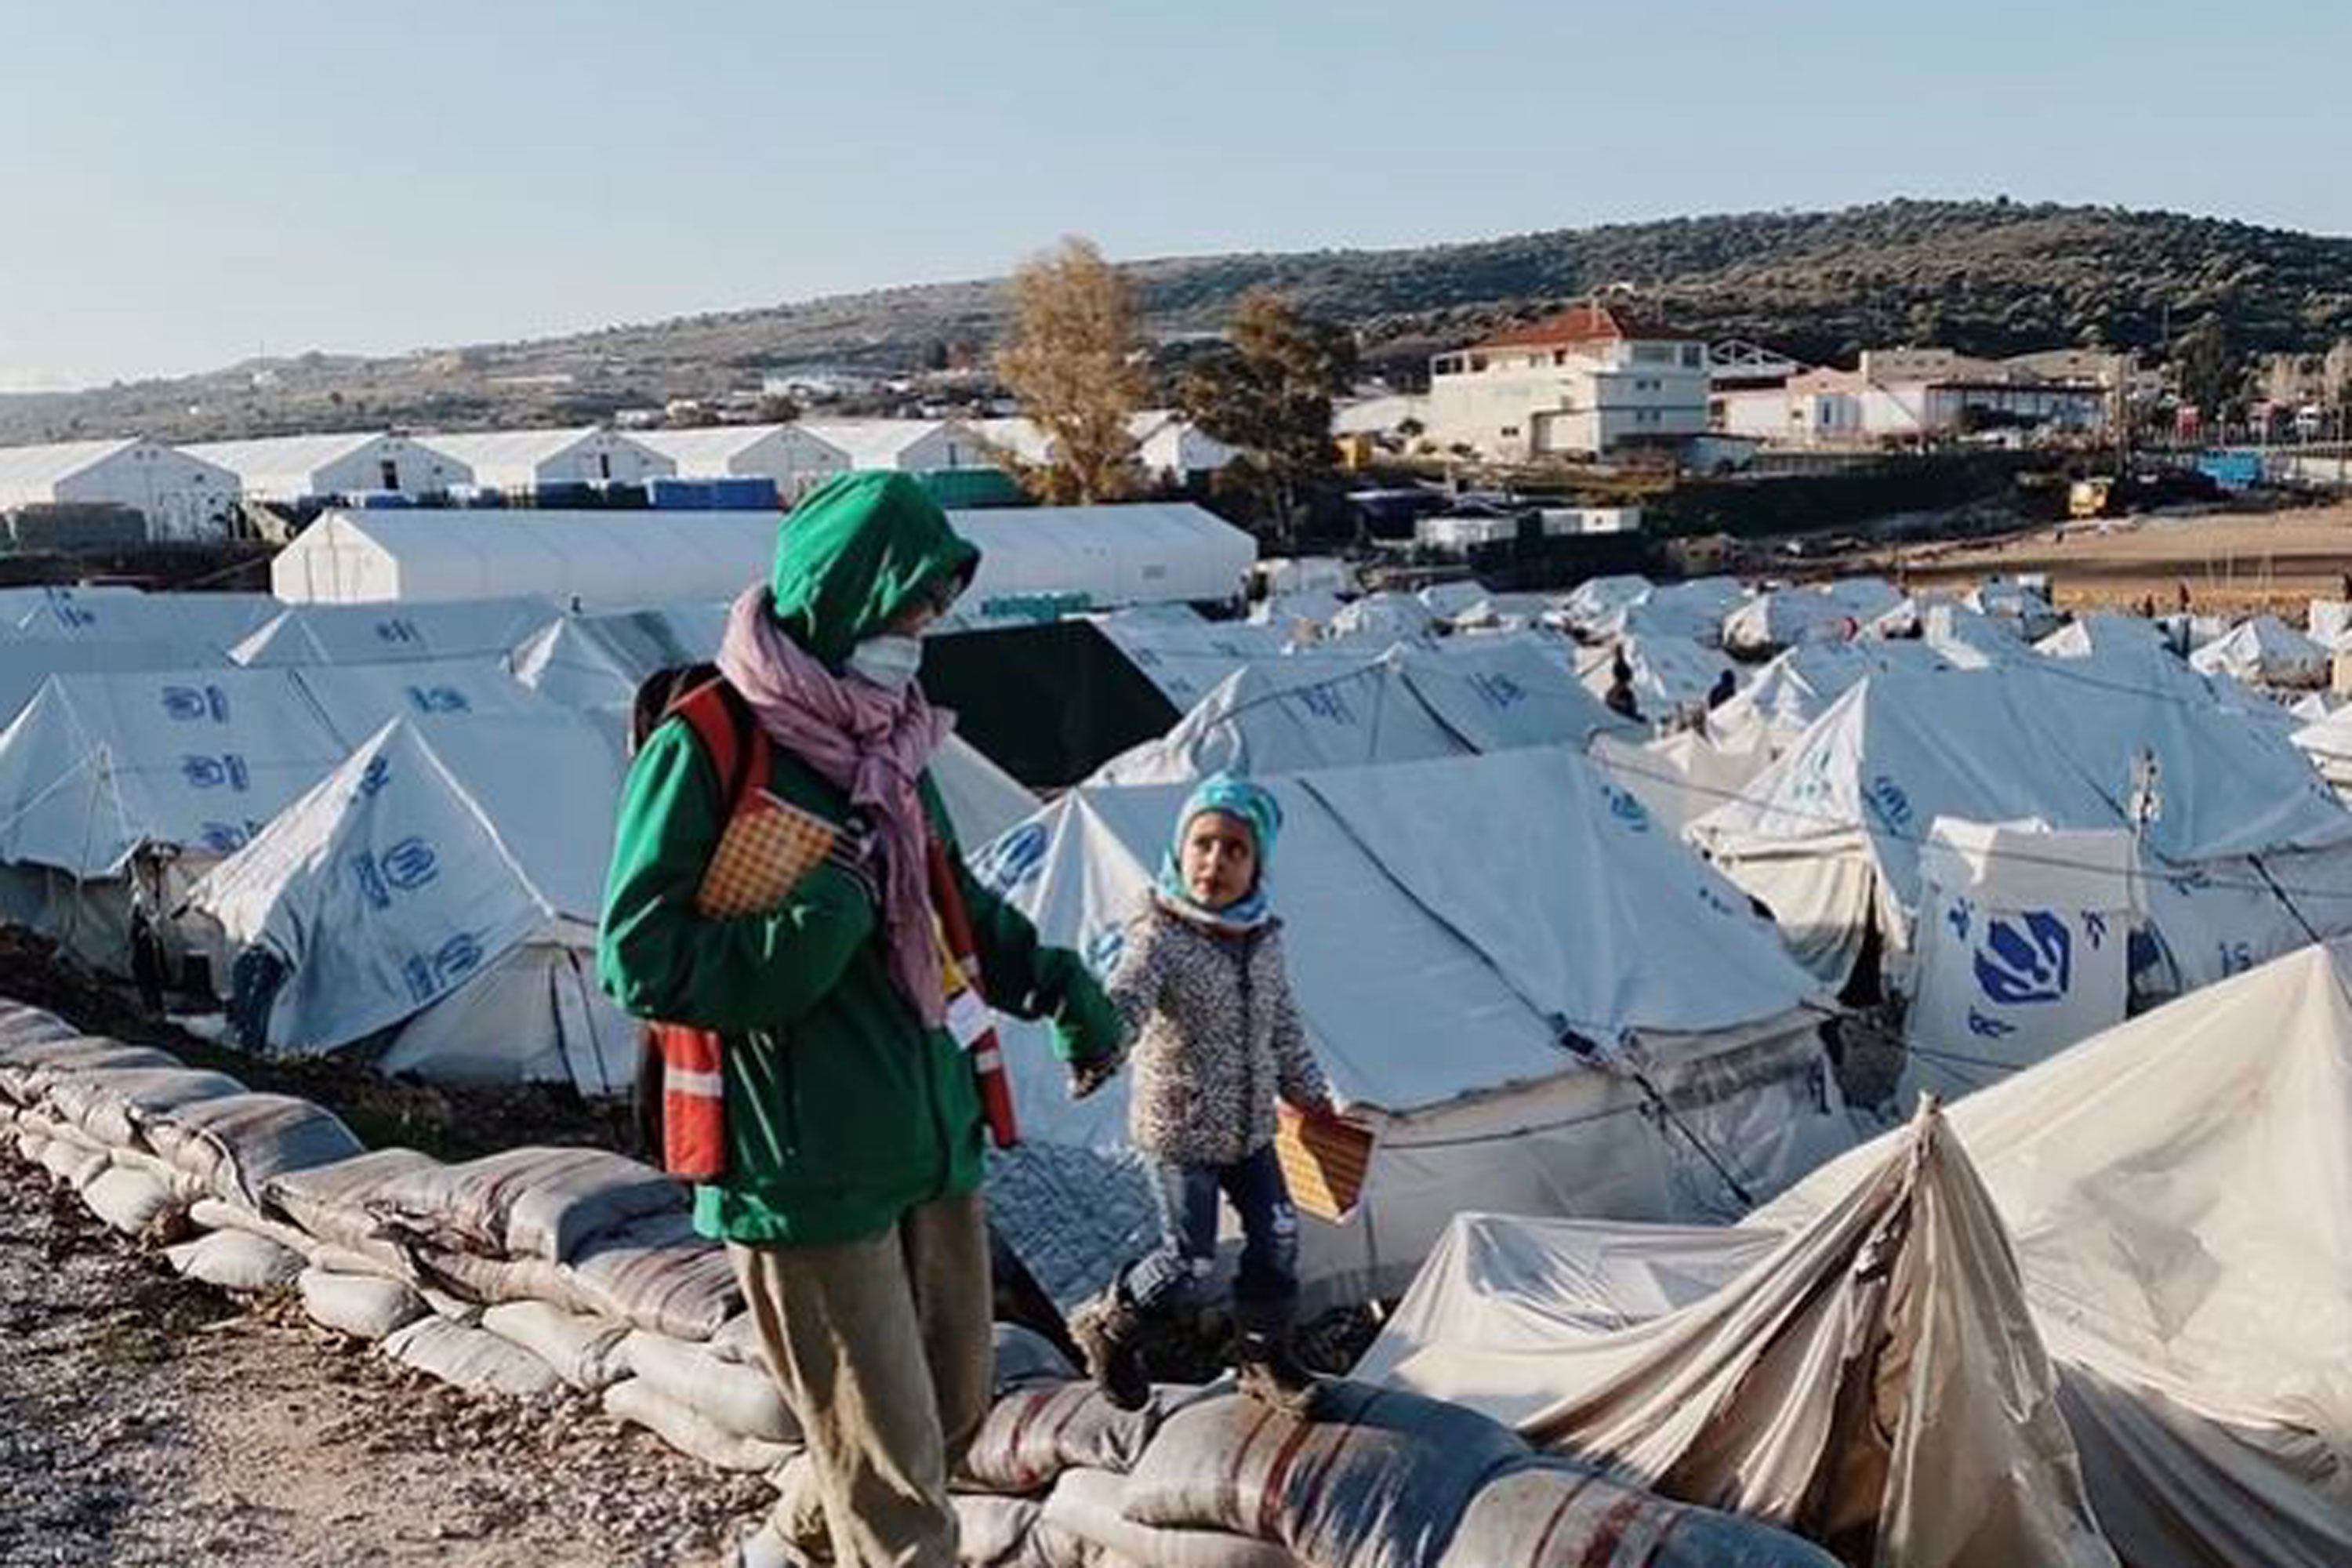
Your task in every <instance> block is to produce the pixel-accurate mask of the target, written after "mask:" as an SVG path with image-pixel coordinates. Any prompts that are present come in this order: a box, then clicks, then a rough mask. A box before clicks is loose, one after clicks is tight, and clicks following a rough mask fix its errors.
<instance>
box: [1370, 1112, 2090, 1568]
mask: <svg viewBox="0 0 2352 1568" xmlns="http://www.w3.org/2000/svg"><path fill="white" fill-rule="evenodd" d="M1849 1164H1850V1167H1851V1168H1852V1169H1853V1172H1854V1175H1853V1178H1852V1179H1851V1180H1850V1182H1849V1183H1848V1184H1846V1185H1845V1186H1844V1187H1843V1188H1842V1189H1841V1191H1840V1193H1839V1194H1838V1196H1837V1198H1836V1199H1835V1201H1834V1202H1832V1203H1831V1204H1828V1205H1824V1206H1823V1207H1822V1208H1821V1209H1820V1210H1819V1211H1818V1212H1817V1213H1815V1214H1813V1215H1811V1216H1810V1217H1809V1218H1808V1220H1807V1221H1806V1222H1805V1223H1803V1224H1802V1225H1801V1226H1791V1227H1790V1228H1789V1229H1788V1231H1787V1233H1786V1234H1785V1235H1783V1236H1780V1237H1777V1240H1778V1245H1777V1246H1775V1245H1773V1242H1774V1241H1775V1239H1776V1237H1775V1236H1774V1233H1773V1232H1772V1231H1771V1230H1763V1229H1759V1228H1758V1227H1753V1226H1750V1227H1743V1228H1742V1229H1739V1230H1735V1231H1729V1232H1725V1233H1720V1234H1719V1235H1718V1236H1717V1237H1707V1236H1706V1235H1705V1234H1704V1233H1693V1232H1689V1231H1681V1232H1674V1231H1662V1230H1647V1229H1643V1230H1636V1229H1633V1228H1631V1227H1628V1228H1627V1229H1626V1230H1625V1231H1622V1232H1618V1233H1615V1234H1616V1235H1617V1236H1618V1237H1620V1238H1621V1239H1619V1240H1617V1241H1615V1242H1613V1243H1612V1242H1611V1241H1610V1240H1608V1239H1607V1237H1609V1236H1610V1234H1611V1233H1609V1232H1606V1231H1603V1230H1601V1229H1599V1227H1570V1226H1541V1225H1536V1224H1530V1223H1529V1222H1527V1221H1524V1220H1517V1219H1503V1218H1497V1217H1494V1216H1490V1215H1465V1216H1463V1217H1462V1218H1461V1219H1459V1220H1457V1221H1456V1222H1455V1224H1454V1226H1453V1228H1452V1229H1450V1230H1449V1231H1448V1232H1447V1235H1446V1237H1445V1240H1444V1244H1443V1246H1442V1247H1440V1248H1439V1250H1438V1251H1437V1252H1436V1253H1435V1254H1433V1256H1432V1257H1431V1258H1430V1260H1429V1263H1428V1265H1427V1266H1426V1267H1425V1268H1423V1271H1422V1274H1421V1276H1420V1277H1419V1278H1418V1279H1416V1280H1415V1281H1414V1283H1413V1287H1412V1290H1411V1291H1410V1292H1409V1293H1408V1294H1407V1295H1406V1297H1405V1299H1404V1300H1403V1302H1402V1304H1401V1305H1400V1306H1399V1308H1398V1309H1397V1311H1396V1313H1395V1315H1394V1316H1393V1317H1392V1318H1391V1320H1390V1321H1389V1323H1388V1326H1387V1327H1386V1328H1385V1330H1384V1331H1382V1333H1381V1338H1380V1339H1379V1341H1377V1342H1375V1343H1374V1345H1373V1346H1372V1348H1371V1350H1370V1352H1369V1353H1368V1354H1367V1355H1366V1357H1365V1359H1364V1362H1363V1363H1361V1364H1360V1366H1359V1367H1358V1368H1357V1369H1356V1372H1355V1373H1354V1375H1355V1376H1356V1377H1357V1378H1359V1379H1361V1380H1367V1381H1375V1382H1382V1383H1386V1384H1391V1385H1392V1386H1395V1387H1400V1388H1404V1389H1409V1390H1411V1391H1412V1392H1414V1393H1418V1394H1427V1395H1430V1396H1433V1397H1435V1398H1441V1399H1449V1400H1453V1401H1454V1402H1456V1403H1458V1404H1463V1405H1468V1406H1470V1407H1471V1408H1473V1409H1475V1410H1477V1411H1480V1412H1482V1413H1483V1414H1486V1415H1491V1416H1493V1417H1495V1418H1496V1419H1497V1420H1501V1421H1505V1422H1507V1423H1509V1424H1511V1425H1513V1426H1517V1428H1518V1430H1519V1431H1520V1432H1521V1433H1522V1434H1523V1435H1524V1436H1527V1437H1528V1439H1529V1440H1530V1441H1532V1442H1536V1443H1538V1444H1542V1445H1544V1446H1547V1447H1554V1448H1557V1449H1559V1450H1561V1451H1563V1452H1566V1453H1568V1454H1570V1455H1572V1456H1574V1457H1576V1458H1581V1459H1586V1460H1596V1461H1600V1462H1602V1463H1605V1464H1608V1465H1610V1466H1611V1467H1612V1468H1614V1469H1616V1470H1617V1471H1618V1472H1620V1473H1622V1474H1623V1475H1624V1476H1626V1477H1628V1478H1629V1479H1633V1480H1634V1481H1636V1482H1638V1483H1639V1484H1641V1485H1643V1486H1645V1487H1648V1488H1651V1489H1655V1490H1658V1491H1660V1492H1663V1493H1664V1494H1665V1495H1667V1496H1670V1497H1676V1498H1681V1499H1684V1500H1688V1501H1693V1502H1699V1503H1705V1504H1706V1505H1708V1506H1711V1507H1716V1508H1724V1509H1729V1510H1736V1511H1738V1512H1741V1513H1746V1514H1749V1515H1752V1516H1755V1517H1758V1518H1762V1519H1766V1520H1769V1521H1772V1522H1774V1523H1777V1524H1782V1525H1786V1526H1789V1527H1790V1528H1793V1529H1796V1530H1798V1531H1801V1532H1802V1533H1805V1534H1807V1535H1810V1536H1811V1537H1813V1538H1814V1539H1815V1540H1818V1541H1822V1542H1825V1543H1829V1544H1831V1545H1832V1546H1834V1547H1836V1548H1837V1549H1838V1550H1839V1551H1840V1552H1841V1554H1842V1555H1843V1556H1845V1557H1847V1559H1848V1560H1849V1561H1857V1562H1873V1563H1881V1564H1885V1565H1887V1568H1946V1565H1951V1568H1960V1565H1973V1564H1983V1565H1985V1568H1993V1565H1995V1564H1999V1565H2001V1568H2010V1565H2030V1564H2045V1563H2047V1564H2084V1565H2098V1564H2109V1563H2114V1562H2115V1557H2114V1554H2113V1553H2112V1552H2110V1551H2109V1550H2108V1548H2107V1546H2106V1544H2105V1542H2104V1541H2103V1540H2102V1538H2101V1536H2100V1532H2099V1529H2098V1526H2097V1525H2096V1524H2095V1522H2094V1521H2093V1519H2092V1517H2091V1510H2090V1507H2089V1504H2088V1502H2087V1500H2086V1499H2085V1496H2084V1484H2083V1479H2082V1474H2081V1469H2080V1467H2079V1464H2078V1462H2077V1459H2076V1457H2075V1453H2074V1444H2073V1442H2072V1440H2071V1437H2070V1436H2069V1433H2068V1430H2067V1427H2066V1425H2065V1423H2064V1421H2063V1419H2062V1417H2061V1415H2060V1414H2059V1407H2058V1402H2057V1397H2056V1391H2055V1388H2054V1384H2053V1376H2052V1372H2051V1366H2050V1363H2049V1360H2048V1358H2047V1356H2046V1355H2045V1353H2044V1352H2043V1349H2042V1342H2041V1341H2040V1339H2039V1338H2038V1337H2037V1335H2036V1333H2035V1331H2034V1325H2033V1322H2032V1318H2031V1316H2030V1315H2029V1312H2028V1310H2027V1307H2026V1303H2025V1300H2024V1299H2023V1296H2022V1292H2021V1287H2020V1280H2019V1278H2018V1272H2017V1265H2016V1261H2015V1259H2014V1258H2013V1256H2012V1255H2011V1250H2010V1246H2009V1241H2008V1237H2006V1236H2004V1234H2003V1233H2002V1229H2001V1224H2000V1217H1999V1216H1998V1215H1997V1214H1996V1213H1995V1211H1994V1208H1993V1205H1992V1202H1991V1200H1990V1196H1989V1194H1987V1192H1986V1190H1985V1188H1984V1185H1983V1184H1982V1183H1981V1182H1980V1181H1979V1178H1978V1176H1977V1173H1975V1171H1974V1170H1972V1169H1971V1168H1970V1165H1969V1160H1968V1157H1967V1155H1966V1154H1965V1153H1964V1152H1962V1151H1961V1148H1960V1145H1959V1142H1958V1141H1957V1140H1956V1139H1955V1138H1954V1137H1953V1136H1952V1133H1951V1131H1950V1130H1949V1129H1948V1127H1947V1126H1946V1125H1945V1124H1944V1122H1943V1121H1942V1119H1941V1117H1940V1116H1939V1115H1938V1114H1937V1112H1936V1111H1934V1110H1924V1111H1922V1113H1921V1115H1920V1117H1919V1119H1918V1120H1917V1121H1916V1122H1915V1123H1914V1124H1913V1125H1912V1126H1911V1127H1910V1128H1908V1129H1906V1130H1905V1131H1903V1132H1902V1133H1901V1134H1899V1135H1898V1136H1897V1137H1896V1138H1895V1140H1893V1141H1892V1142H1888V1143H1886V1144H1884V1145H1876V1144H1874V1145H1873V1146H1872V1158H1871V1159H1870V1160H1869V1161H1868V1162H1866V1163H1864V1162H1862V1161H1860V1160H1859V1158H1858V1157H1857V1158H1856V1159H1855V1160H1853V1161H1852V1162H1849ZM1759 1253H1761V1256H1759ZM1685 1259H1687V1262H1686V1263H1685V1261H1684V1260H1685ZM1612 1320H1613V1321H1612ZM1621 1325H1622V1326H1621Z"/></svg>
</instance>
